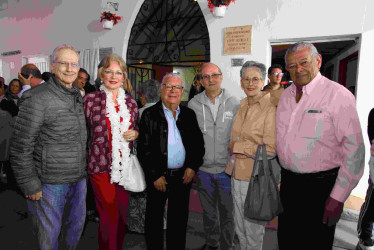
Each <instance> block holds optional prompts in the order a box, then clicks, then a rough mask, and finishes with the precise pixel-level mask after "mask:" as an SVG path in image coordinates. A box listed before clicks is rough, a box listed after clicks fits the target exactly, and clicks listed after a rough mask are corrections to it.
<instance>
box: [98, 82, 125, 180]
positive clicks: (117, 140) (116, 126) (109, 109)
mask: <svg viewBox="0 0 374 250" xmlns="http://www.w3.org/2000/svg"><path fill="white" fill-rule="evenodd" d="M100 90H103V91H105V93H106V107H105V110H106V114H105V115H106V117H108V118H109V121H110V126H111V132H112V141H111V143H112V165H111V166H110V169H111V172H110V182H111V183H118V184H119V185H121V186H125V183H128V182H131V180H129V174H128V171H129V167H130V164H131V160H130V148H129V142H128V141H126V140H125V139H124V138H123V136H122V135H123V133H124V132H125V131H127V130H128V129H129V127H130V125H131V123H130V118H131V115H130V112H129V110H128V108H127V105H126V101H125V99H126V94H125V91H124V90H123V89H122V88H119V89H118V90H119V93H118V96H117V101H118V106H119V111H118V113H117V111H116V108H115V106H114V103H113V101H112V96H113V94H112V92H110V91H108V90H107V89H106V88H105V87H104V85H101V86H100ZM121 117H122V122H121Z"/></svg>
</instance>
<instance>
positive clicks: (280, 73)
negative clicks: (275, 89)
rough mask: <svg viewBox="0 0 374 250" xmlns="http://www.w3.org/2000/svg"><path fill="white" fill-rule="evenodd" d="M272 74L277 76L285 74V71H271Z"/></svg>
mask: <svg viewBox="0 0 374 250" xmlns="http://www.w3.org/2000/svg"><path fill="white" fill-rule="evenodd" d="M271 74H272V75H275V76H278V75H279V76H284V73H283V72H274V73H271Z"/></svg>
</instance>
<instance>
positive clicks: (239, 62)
mask: <svg viewBox="0 0 374 250" xmlns="http://www.w3.org/2000/svg"><path fill="white" fill-rule="evenodd" d="M243 64H244V58H231V67H241V66H243Z"/></svg>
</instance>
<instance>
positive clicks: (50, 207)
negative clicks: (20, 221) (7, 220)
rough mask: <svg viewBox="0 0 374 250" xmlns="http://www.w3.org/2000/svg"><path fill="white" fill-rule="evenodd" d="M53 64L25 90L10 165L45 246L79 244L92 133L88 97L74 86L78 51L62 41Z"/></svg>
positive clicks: (40, 244) (55, 51) (34, 227)
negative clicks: (49, 74) (41, 81)
mask: <svg viewBox="0 0 374 250" xmlns="http://www.w3.org/2000/svg"><path fill="white" fill-rule="evenodd" d="M50 66H51V71H52V73H54V76H52V77H51V78H50V79H49V80H48V82H46V83H44V84H42V85H38V86H36V87H35V88H32V89H30V90H28V91H26V92H25V93H24V94H23V95H22V99H21V101H20V105H19V107H20V111H19V114H18V117H17V120H16V123H15V128H14V134H13V138H12V142H11V166H12V169H13V172H14V175H15V177H16V180H17V184H18V185H19V187H20V189H21V191H22V192H23V193H24V195H25V197H26V198H27V199H26V200H27V205H28V208H29V211H30V215H31V218H32V223H33V230H34V232H35V235H36V237H37V238H38V242H39V247H40V249H75V248H76V246H77V244H78V242H79V238H80V236H81V233H82V230H83V226H84V221H85V213H86V212H85V211H86V203H85V199H86V179H85V176H86V142H87V132H86V123H85V117H84V112H83V99H82V96H81V94H80V92H79V89H77V88H74V87H73V86H72V83H73V82H74V80H75V79H76V77H77V74H78V71H79V57H78V53H77V52H76V51H75V50H74V49H73V48H72V47H70V46H68V45H61V46H59V47H57V48H56V49H55V50H54V51H53V54H52V62H51V65H50Z"/></svg>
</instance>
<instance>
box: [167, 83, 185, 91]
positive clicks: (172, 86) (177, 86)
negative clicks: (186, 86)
mask: <svg viewBox="0 0 374 250" xmlns="http://www.w3.org/2000/svg"><path fill="white" fill-rule="evenodd" d="M162 85H163V86H165V88H166V89H167V90H168V91H171V90H173V89H175V91H182V90H183V87H182V86H180V85H170V84H162Z"/></svg>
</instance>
